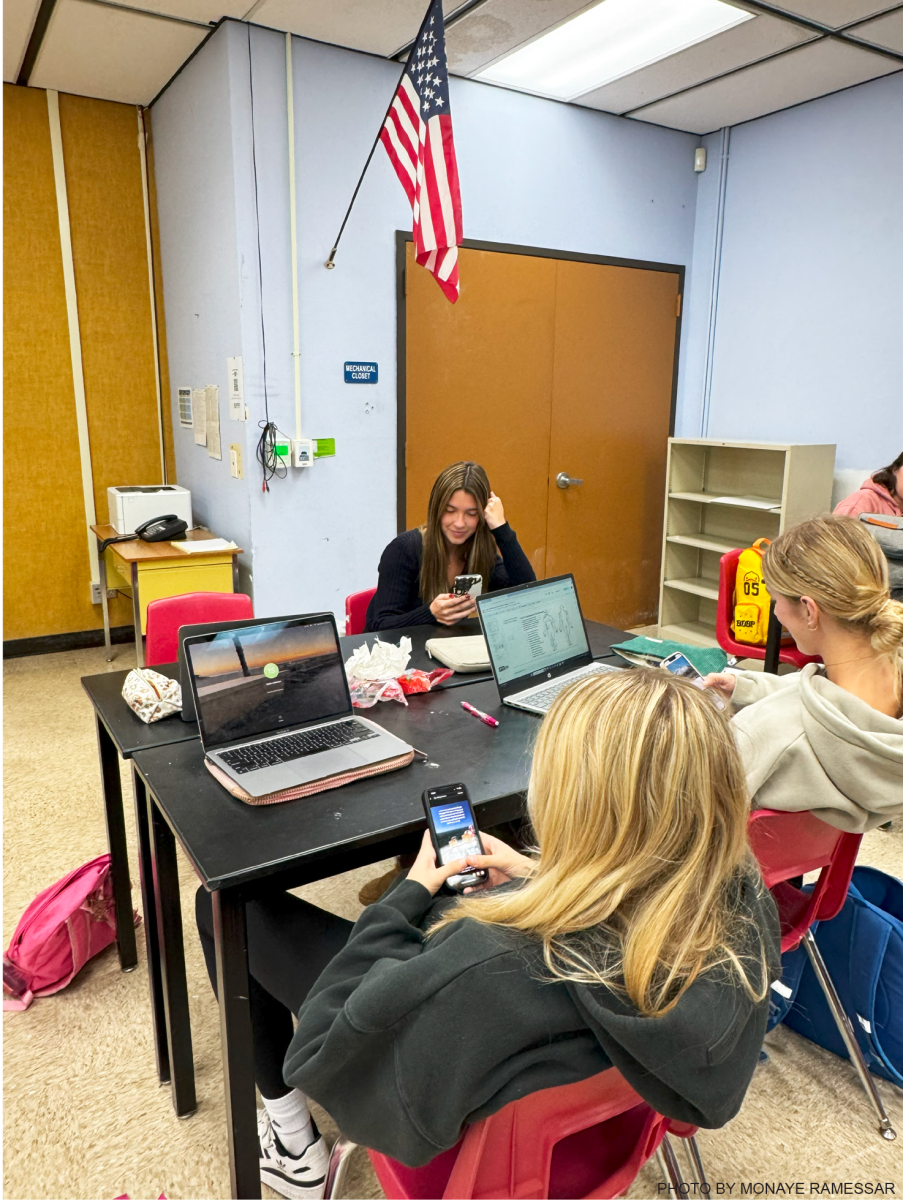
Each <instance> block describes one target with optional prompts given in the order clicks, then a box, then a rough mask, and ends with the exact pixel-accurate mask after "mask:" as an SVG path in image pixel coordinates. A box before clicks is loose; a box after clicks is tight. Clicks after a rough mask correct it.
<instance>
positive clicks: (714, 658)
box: [612, 637, 727, 675]
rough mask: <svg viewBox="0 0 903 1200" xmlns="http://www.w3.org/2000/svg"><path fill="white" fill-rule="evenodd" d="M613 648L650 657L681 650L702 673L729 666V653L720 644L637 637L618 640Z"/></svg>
mask: <svg viewBox="0 0 903 1200" xmlns="http://www.w3.org/2000/svg"><path fill="white" fill-rule="evenodd" d="M612 650H626V651H627V652H628V653H629V654H643V655H645V656H646V657H648V658H657V659H663V658H667V657H668V655H669V654H677V652H678V651H680V652H681V653H682V654H685V655H686V656H687V658H688V659H689V660H690V662H691V663H692V664H693V666H694V667H695V668H696V670H697V671H698V672H699V673H700V675H708V674H709V672H710V671H723V670H724V668H725V667H726V666H727V655H726V654H725V652H724V651H723V650H722V649H721V647H720V646H688V645H686V644H684V643H683V642H666V641H659V639H658V638H646V637H636V638H631V639H630V641H629V642H618V643H617V644H616V645H614V646H612Z"/></svg>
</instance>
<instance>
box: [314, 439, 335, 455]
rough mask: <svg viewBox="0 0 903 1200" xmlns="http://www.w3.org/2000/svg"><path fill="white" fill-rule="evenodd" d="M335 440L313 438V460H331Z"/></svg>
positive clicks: (333, 453)
mask: <svg viewBox="0 0 903 1200" xmlns="http://www.w3.org/2000/svg"><path fill="white" fill-rule="evenodd" d="M334 456H335V438H314V458H333V457H334Z"/></svg>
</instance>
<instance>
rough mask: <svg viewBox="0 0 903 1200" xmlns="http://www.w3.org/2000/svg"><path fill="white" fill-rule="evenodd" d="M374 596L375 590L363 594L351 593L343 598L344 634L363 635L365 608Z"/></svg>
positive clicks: (365, 617) (371, 589)
mask: <svg viewBox="0 0 903 1200" xmlns="http://www.w3.org/2000/svg"><path fill="white" fill-rule="evenodd" d="M375 595H376V588H368V589H367V591H365V592H352V593H351V595H350V596H346V597H345V634H346V636H350V635H351V634H352V633H363V632H364V627H365V626H366V624H367V606H368V605H369V603H370V601H371V600H372V599H373V597H374V596H375Z"/></svg>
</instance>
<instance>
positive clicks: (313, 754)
mask: <svg viewBox="0 0 903 1200" xmlns="http://www.w3.org/2000/svg"><path fill="white" fill-rule="evenodd" d="M184 645H185V657H186V661H187V665H188V675H189V679H190V683H191V691H192V695H193V696H194V703H195V708H196V710H197V714H198V727H199V729H200V734H201V742H202V744H203V747H204V753H205V754H206V755H207V757H208V758H209V759H210V760H211V761H212V762H214V763H215V764H216V765H217V766H218V767H219V768H220V769H221V770H223V771H225V772H226V774H227V775H228V776H229V777H230V778H231V779H234V780H235V782H236V783H237V784H238V785H239V786H240V787H242V788H244V790H245V791H246V792H248V793H249V795H251V796H255V797H256V796H265V795H267V794H268V793H269V792H280V791H283V790H284V789H286V788H292V787H298V786H300V785H301V784H305V783H315V782H316V781H317V780H320V779H325V778H327V777H328V776H330V775H338V774H340V773H342V772H343V771H352V770H354V769H355V768H357V767H366V766H370V765H372V764H373V763H379V762H384V761H385V760H386V759H387V758H395V757H396V755H399V754H407V753H408V752H409V751H410V750H411V747H410V746H409V745H408V744H407V743H406V742H403V741H401V740H400V739H399V738H397V737H395V736H394V735H393V734H391V733H387V732H386V731H385V730H384V729H381V728H380V726H379V725H377V724H376V723H375V722H373V721H368V720H367V719H366V718H365V717H359V716H357V715H356V714H355V713H354V710H353V709H352V707H351V695H350V693H349V691H348V680H347V678H346V677H345V667H344V664H343V662H342V655H341V652H340V650H339V641H338V634H337V632H336V624H335V618H334V617H333V615H332V614H331V613H315V614H314V615H312V616H306V617H289V618H282V619H279V620H269V621H266V620H263V621H255V622H253V623H251V624H248V623H247V622H242V623H241V625H240V627H236V628H233V629H228V630H223V629H220V630H214V631H212V632H209V633H205V634H198V635H197V636H196V637H187V638H186V639H185V643H184Z"/></svg>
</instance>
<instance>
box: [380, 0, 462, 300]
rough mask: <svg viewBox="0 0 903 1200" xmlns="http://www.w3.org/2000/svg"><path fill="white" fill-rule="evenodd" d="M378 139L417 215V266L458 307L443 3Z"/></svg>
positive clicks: (429, 17) (433, 13)
mask: <svg viewBox="0 0 903 1200" xmlns="http://www.w3.org/2000/svg"><path fill="white" fill-rule="evenodd" d="M379 136H380V140H381V141H382V144H383V145H384V146H385V148H386V151H387V153H388V155H389V158H390V159H391V161H392V166H393V167H394V168H395V173H396V174H397V176H398V178H399V180H400V181H401V186H402V187H403V188H404V190H405V192H406V193H407V197H408V199H409V200H410V202H411V208H412V209H413V210H414V248H415V250H416V251H417V261H418V263H420V265H421V266H422V267H426V269H427V270H428V271H429V272H430V273H431V274H432V275H434V276H435V278H436V282H437V283H438V284H439V286H440V287H441V288H442V290H443V292H445V294H446V296H447V297H448V298H449V300H451V302H452V304H454V302H455V301H456V300H457V299H458V293H459V291H460V288H459V285H458V245H459V244H460V243H461V242H462V241H463V239H464V230H463V225H462V221H461V189H460V187H459V186H458V163H457V160H456V159H455V143H454V138H453V136H452V123H451V111H450V108H449V101H448V62H447V60H446V57H445V26H444V23H443V19H442V0H431V3H430V6H429V8H428V9H427V13H426V16H425V17H424V18H423V24H422V25H421V26H420V33H419V34H418V35H417V41H416V42H415V43H414V46H413V48H412V49H411V53H410V56H409V58H408V64H407V66H406V67H405V71H404V74H403V75H402V77H401V83H400V84H399V85H398V90H397V91H396V93H395V98H394V100H393V101H392V104H391V106H390V108H389V113H388V116H387V117H386V121H385V124H384V125H383V127H382V131H381V132H380V135H379Z"/></svg>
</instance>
